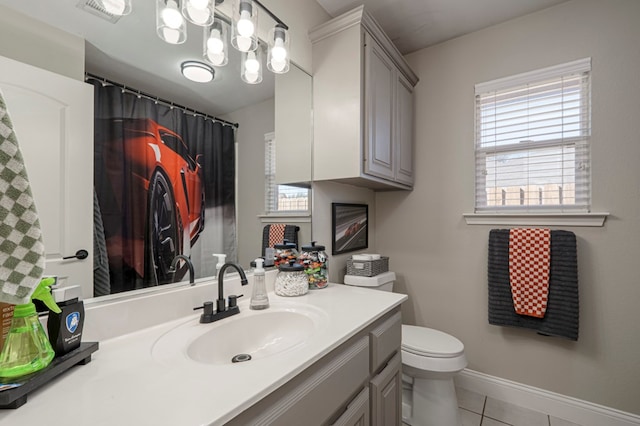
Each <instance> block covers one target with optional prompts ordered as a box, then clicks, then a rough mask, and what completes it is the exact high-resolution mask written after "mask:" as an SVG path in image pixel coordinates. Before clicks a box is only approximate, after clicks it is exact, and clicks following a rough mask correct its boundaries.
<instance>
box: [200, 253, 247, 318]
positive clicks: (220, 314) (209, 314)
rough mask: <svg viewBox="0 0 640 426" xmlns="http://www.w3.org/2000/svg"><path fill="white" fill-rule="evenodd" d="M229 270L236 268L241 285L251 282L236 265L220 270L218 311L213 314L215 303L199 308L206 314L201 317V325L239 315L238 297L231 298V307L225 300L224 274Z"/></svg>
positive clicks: (228, 264) (232, 296)
mask: <svg viewBox="0 0 640 426" xmlns="http://www.w3.org/2000/svg"><path fill="white" fill-rule="evenodd" d="M228 268H234V269H235V270H236V271H238V273H239V274H240V284H242V285H247V284H248V283H249V281H247V276H246V275H245V273H244V270H242V268H241V267H240V266H239V265H237V264H235V263H225V264H224V265H222V267H221V268H220V272H218V299H217V300H216V311H215V313H214V312H213V303H212V302H204V304H203V305H202V306H198V307H196V308H193V309H194V310H196V309H204V313H203V314H202V315H201V316H200V322H201V323H209V322H214V321H218V320H221V319H223V318H227V317H230V316H231V315H235V314H239V313H240V308H238V304H237V303H238V302H237V301H238V297H240V296H241V295H240V296H236V295H230V296H229V306H227V303H226V300H225V298H224V273H225V272H226V271H227V269H228Z"/></svg>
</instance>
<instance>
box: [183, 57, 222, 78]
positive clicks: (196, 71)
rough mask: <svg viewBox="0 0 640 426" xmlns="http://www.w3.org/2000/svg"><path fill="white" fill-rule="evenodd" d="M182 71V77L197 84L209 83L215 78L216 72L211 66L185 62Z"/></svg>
mask: <svg viewBox="0 0 640 426" xmlns="http://www.w3.org/2000/svg"><path fill="white" fill-rule="evenodd" d="M180 70H181V71H182V75H184V76H185V77H186V78H188V79H189V80H191V81H195V82H196V83H208V82H210V81H211V80H213V77H214V76H215V71H214V69H213V68H212V67H211V66H210V65H207V64H205V63H202V62H198V61H184V62H183V63H182V64H181V65H180Z"/></svg>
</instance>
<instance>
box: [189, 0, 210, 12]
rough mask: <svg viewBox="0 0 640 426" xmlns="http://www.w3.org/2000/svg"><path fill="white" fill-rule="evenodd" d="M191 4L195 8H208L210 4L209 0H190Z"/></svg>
mask: <svg viewBox="0 0 640 426" xmlns="http://www.w3.org/2000/svg"><path fill="white" fill-rule="evenodd" d="M188 1H189V6H192V7H193V8H195V9H200V10H202V9H206V8H207V6H209V0H188Z"/></svg>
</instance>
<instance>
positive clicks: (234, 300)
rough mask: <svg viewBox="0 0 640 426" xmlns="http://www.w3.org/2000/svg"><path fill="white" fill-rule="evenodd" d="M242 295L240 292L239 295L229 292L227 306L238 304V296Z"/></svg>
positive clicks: (231, 306)
mask: <svg viewBox="0 0 640 426" xmlns="http://www.w3.org/2000/svg"><path fill="white" fill-rule="evenodd" d="M242 296H244V294H241V295H239V296H236V295H235V294H231V295H229V308H233V307H235V306H238V298H240V297H242Z"/></svg>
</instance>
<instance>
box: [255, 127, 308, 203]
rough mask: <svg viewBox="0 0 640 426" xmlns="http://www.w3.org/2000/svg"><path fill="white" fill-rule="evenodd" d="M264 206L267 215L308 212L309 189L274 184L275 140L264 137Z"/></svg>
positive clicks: (270, 137) (272, 137)
mask: <svg viewBox="0 0 640 426" xmlns="http://www.w3.org/2000/svg"><path fill="white" fill-rule="evenodd" d="M264 141H265V147H264V175H265V178H264V182H265V187H264V206H265V212H266V213H267V214H270V213H271V214H273V213H293V212H297V213H300V212H308V211H309V198H310V197H309V188H306V187H298V186H291V185H278V184H277V183H276V139H275V134H274V133H267V134H266V135H265V136H264Z"/></svg>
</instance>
